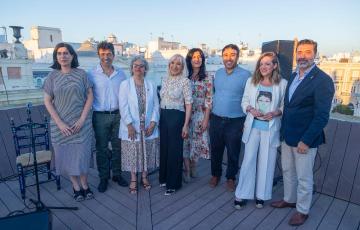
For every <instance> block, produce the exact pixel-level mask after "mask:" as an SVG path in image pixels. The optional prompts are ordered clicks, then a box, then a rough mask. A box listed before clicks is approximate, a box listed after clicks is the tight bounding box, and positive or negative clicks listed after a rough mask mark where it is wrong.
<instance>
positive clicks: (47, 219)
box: [0, 210, 52, 230]
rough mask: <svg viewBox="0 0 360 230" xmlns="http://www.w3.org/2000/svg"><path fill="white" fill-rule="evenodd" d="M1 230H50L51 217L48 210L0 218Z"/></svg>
mask: <svg viewBox="0 0 360 230" xmlns="http://www.w3.org/2000/svg"><path fill="white" fill-rule="evenodd" d="M0 229H1V230H15V229H16V230H17V229H26V230H51V229H52V216H51V212H50V210H42V211H35V212H29V213H25V214H19V215H14V216H9V217H3V218H0Z"/></svg>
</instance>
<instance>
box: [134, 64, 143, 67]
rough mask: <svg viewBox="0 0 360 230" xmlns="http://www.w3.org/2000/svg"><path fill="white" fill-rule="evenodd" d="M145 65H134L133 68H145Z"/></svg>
mask: <svg viewBox="0 0 360 230" xmlns="http://www.w3.org/2000/svg"><path fill="white" fill-rule="evenodd" d="M144 67H145V65H138V64H134V65H133V68H144Z"/></svg>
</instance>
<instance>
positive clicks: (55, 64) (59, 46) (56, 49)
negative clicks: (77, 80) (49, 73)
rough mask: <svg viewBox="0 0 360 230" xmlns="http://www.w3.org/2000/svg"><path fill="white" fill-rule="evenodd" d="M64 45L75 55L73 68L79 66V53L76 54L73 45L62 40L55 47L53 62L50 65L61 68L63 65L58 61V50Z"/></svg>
mask: <svg viewBox="0 0 360 230" xmlns="http://www.w3.org/2000/svg"><path fill="white" fill-rule="evenodd" d="M62 47H65V48H66V49H67V50H68V51H69V53H70V54H71V55H72V56H73V59H72V61H71V68H76V67H78V66H79V61H78V58H77V54H76V52H75V50H74V48H73V47H72V46H71V45H69V44H67V43H64V42H60V43H58V44H57V45H56V46H55V48H54V52H53V64H52V65H51V66H50V68H52V69H57V70H60V69H61V65H60V64H59V62H58V61H57V51H58V49H60V48H62Z"/></svg>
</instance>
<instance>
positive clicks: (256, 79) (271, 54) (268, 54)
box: [251, 52, 281, 85]
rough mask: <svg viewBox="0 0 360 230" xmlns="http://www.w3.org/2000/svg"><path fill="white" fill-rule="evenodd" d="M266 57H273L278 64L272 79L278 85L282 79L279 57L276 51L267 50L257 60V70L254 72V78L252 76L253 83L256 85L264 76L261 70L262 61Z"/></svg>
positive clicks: (273, 60) (273, 61)
mask: <svg viewBox="0 0 360 230" xmlns="http://www.w3.org/2000/svg"><path fill="white" fill-rule="evenodd" d="M264 57H272V63H273V64H277V67H276V68H275V69H274V70H273V72H272V75H271V79H270V81H271V82H272V83H273V84H276V85H278V84H279V83H280V81H281V76H280V63H279V59H278V57H277V55H276V53H274V52H265V53H263V54H261V55H260V57H259V59H258V60H257V62H256V67H255V71H254V73H253V75H252V78H251V83H253V84H254V85H257V84H259V83H260V81H261V80H262V79H263V78H264V77H263V76H262V75H261V72H260V62H261V60H262V59H263V58H264Z"/></svg>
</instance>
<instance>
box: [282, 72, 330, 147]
mask: <svg viewBox="0 0 360 230" xmlns="http://www.w3.org/2000/svg"><path fill="white" fill-rule="evenodd" d="M295 77H296V73H293V74H292V75H291V77H290V79H289V83H288V85H287V87H286V92H285V97H284V110H283V116H282V122H281V138H282V140H284V141H285V142H286V144H287V145H289V146H293V147H296V146H297V145H298V143H299V142H300V141H302V142H304V143H305V144H306V145H308V146H309V147H310V148H317V147H318V146H319V145H321V144H323V143H325V134H324V130H323V129H324V127H325V126H326V124H327V122H328V120H329V114H330V109H331V103H332V99H333V96H334V93H335V89H334V83H333V81H332V79H331V78H330V76H329V75H327V74H326V73H325V72H323V71H322V70H320V69H319V68H318V67H317V66H315V67H314V68H313V69H312V70H311V71H310V72H309V73H308V75H307V76H305V78H304V79H303V81H302V82H301V83H300V85H299V86H298V87H297V88H296V90H295V92H294V94H293V96H292V98H291V101H290V102H289V87H290V85H291V83H292V82H293V80H294V78H295Z"/></svg>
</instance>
